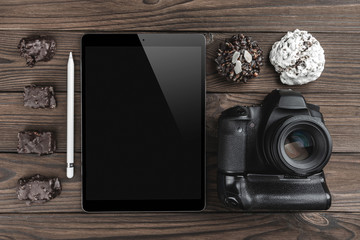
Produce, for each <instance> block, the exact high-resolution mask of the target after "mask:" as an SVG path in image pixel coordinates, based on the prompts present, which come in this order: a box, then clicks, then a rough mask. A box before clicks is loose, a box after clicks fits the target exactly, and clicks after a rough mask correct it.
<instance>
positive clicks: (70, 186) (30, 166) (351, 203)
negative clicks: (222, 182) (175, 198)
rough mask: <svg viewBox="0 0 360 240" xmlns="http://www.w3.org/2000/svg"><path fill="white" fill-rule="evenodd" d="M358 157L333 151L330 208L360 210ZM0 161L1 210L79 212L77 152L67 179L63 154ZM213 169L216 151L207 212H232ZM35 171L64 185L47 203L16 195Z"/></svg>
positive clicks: (328, 170) (5, 156)
mask: <svg viewBox="0 0 360 240" xmlns="http://www.w3.org/2000/svg"><path fill="white" fill-rule="evenodd" d="M359 160H360V154H333V155H332V157H331V159H330V162H329V164H328V165H327V166H326V167H325V174H326V180H327V183H328V186H329V189H330V192H331V194H332V196H333V202H332V207H331V208H330V211H344V212H345V211H346V212H360V189H359V187H360V186H359V184H358V179H359V172H360V161H359ZM0 162H1V166H0V213H35V212H37V213H39V212H42V213H53V212H81V211H82V210H81V177H80V176H81V175H80V168H81V164H80V154H76V155H75V170H76V171H75V177H74V178H73V179H67V178H66V176H65V168H66V154H65V153H56V154H53V155H49V156H37V155H25V154H15V153H0ZM216 172H217V158H216V154H212V153H208V156H207V208H206V211H207V212H214V211H216V212H224V211H226V212H227V211H234V210H233V209H228V208H225V207H223V205H222V204H221V203H220V201H219V200H218V197H217V190H216V189H217V188H216ZM36 173H39V174H42V175H45V176H58V177H59V178H60V180H61V182H62V184H63V191H62V193H61V195H60V196H59V197H57V198H55V199H53V200H52V201H50V202H48V203H45V204H41V205H32V206H27V205H26V204H25V203H24V202H22V201H19V200H17V198H16V194H15V189H16V184H17V180H18V179H19V178H21V177H24V176H30V175H33V174H36ZM239 211H240V210H239ZM0 229H1V227H0ZM0 232H1V231H0ZM0 236H1V234H0Z"/></svg>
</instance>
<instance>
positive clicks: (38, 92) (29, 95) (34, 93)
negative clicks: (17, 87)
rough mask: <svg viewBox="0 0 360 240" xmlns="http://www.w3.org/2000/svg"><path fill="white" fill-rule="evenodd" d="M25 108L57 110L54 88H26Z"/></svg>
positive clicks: (32, 86)
mask: <svg viewBox="0 0 360 240" xmlns="http://www.w3.org/2000/svg"><path fill="white" fill-rule="evenodd" d="M24 106H25V107H31V108H55V107H56V100H55V93H54V89H53V87H51V86H47V87H39V86H35V85H30V86H26V87H25V88H24Z"/></svg>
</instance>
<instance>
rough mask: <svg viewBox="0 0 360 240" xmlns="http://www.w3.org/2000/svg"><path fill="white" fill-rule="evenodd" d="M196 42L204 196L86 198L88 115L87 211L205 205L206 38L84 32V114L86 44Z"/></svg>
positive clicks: (83, 98) (197, 207)
mask: <svg viewBox="0 0 360 240" xmlns="http://www.w3.org/2000/svg"><path fill="white" fill-rule="evenodd" d="M143 45H145V46H173V47H176V46H179V47H181V46H195V47H201V123H202V126H201V148H202V149H201V153H202V156H201V170H202V171H201V175H202V177H201V198H200V199H173V200H87V199H86V197H85V196H86V181H85V178H86V171H85V169H86V160H85V159H86V153H85V151H84V149H85V148H86V132H85V129H84V128H85V122H86V119H85V118H84V117H82V120H81V134H82V136H81V149H82V154H81V162H82V169H81V175H82V191H81V194H82V196H81V203H82V204H81V205H82V209H83V210H84V211H86V212H103V211H106V212H117V211H201V210H203V209H205V205H206V201H205V195H206V186H205V183H206V182H205V176H206V169H205V158H206V156H205V155H206V153H205V126H206V125H205V94H206V93H205V61H206V40H205V37H204V35H202V34H85V35H83V37H82V39H81V64H80V66H81V74H80V75H81V92H82V94H81V102H82V103H81V106H82V107H81V113H82V116H85V111H86V108H85V104H86V95H85V94H84V89H85V86H86V82H85V70H86V69H85V68H86V66H85V64H86V62H85V55H86V52H85V48H86V47H88V46H143Z"/></svg>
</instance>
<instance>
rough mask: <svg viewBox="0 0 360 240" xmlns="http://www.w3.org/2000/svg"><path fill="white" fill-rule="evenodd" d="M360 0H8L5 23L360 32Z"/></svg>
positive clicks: (8, 26)
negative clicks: (299, 0) (298, 0)
mask: <svg viewBox="0 0 360 240" xmlns="http://www.w3.org/2000/svg"><path fill="white" fill-rule="evenodd" d="M359 12H360V4H359V2H358V1H356V0H346V1H336V0H331V1H311V0H304V1H301V2H297V1H286V0H278V1H265V0H257V1H251V2H250V3H249V1H246V0H239V1H230V0H226V1H217V0H196V1H195V0H172V1H164V0H156V1H154V0H134V1H125V0H112V1H106V2H104V1H91V0H82V1H73V0H62V1H55V2H54V1H50V0H46V1H38V0H36V1H27V2H24V1H21V0H13V1H3V2H1V4H0V16H1V21H0V29H5V30H15V29H16V30H20V29H30V30H33V29H36V30H37V29H39V30H40V29H46V30H51V29H52V30H54V29H56V30H111V31H114V30H115V31H179V30H181V31H184V30H185V31H219V32H223V31H238V30H239V29H241V30H242V31H268V32H275V31H287V30H289V29H293V28H303V29H308V30H309V31H317V32H325V31H327V32H329V31H331V32H334V31H336V32H359V31H360V30H359V25H358V23H359V21H360V16H359Z"/></svg>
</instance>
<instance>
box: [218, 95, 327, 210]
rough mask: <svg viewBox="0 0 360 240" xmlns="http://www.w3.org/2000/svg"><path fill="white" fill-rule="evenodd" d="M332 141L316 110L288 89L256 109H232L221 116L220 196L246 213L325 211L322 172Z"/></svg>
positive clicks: (240, 107) (268, 96)
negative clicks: (278, 210) (252, 211)
mask: <svg viewBox="0 0 360 240" xmlns="http://www.w3.org/2000/svg"><path fill="white" fill-rule="evenodd" d="M331 151H332V140H331V137H330V134H329V132H328V130H327V129H326V127H325V125H324V120H323V117H322V114H321V113H320V108H319V107H318V106H316V105H313V104H309V103H306V102H305V99H304V97H303V96H302V95H301V94H300V93H299V92H295V91H292V90H274V91H272V92H271V93H270V94H269V95H267V96H266V97H265V99H264V101H263V103H262V104H261V105H260V106H250V107H244V106H236V107H232V108H229V109H227V110H225V111H224V112H222V114H221V116H220V118H219V150H218V195H219V198H220V200H221V201H222V202H223V203H224V204H225V205H226V206H230V207H235V208H241V209H245V210H251V209H284V210H315V209H328V208H329V207H330V205H331V195H330V192H329V190H328V187H327V185H326V182H325V177H324V173H323V171H322V169H323V168H324V166H325V165H326V164H327V162H328V161H329V158H330V155H331Z"/></svg>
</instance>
